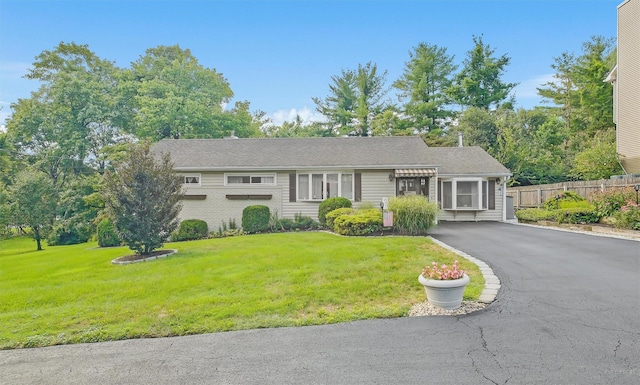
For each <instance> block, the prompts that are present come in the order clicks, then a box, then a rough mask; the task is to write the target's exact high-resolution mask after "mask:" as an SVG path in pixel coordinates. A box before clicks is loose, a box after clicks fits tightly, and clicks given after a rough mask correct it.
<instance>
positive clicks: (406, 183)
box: [396, 177, 429, 197]
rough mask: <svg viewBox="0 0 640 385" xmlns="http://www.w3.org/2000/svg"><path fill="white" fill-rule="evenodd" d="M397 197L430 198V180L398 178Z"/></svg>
mask: <svg viewBox="0 0 640 385" xmlns="http://www.w3.org/2000/svg"><path fill="white" fill-rule="evenodd" d="M396 191H397V195H422V196H425V197H429V178H424V177H421V178H415V177H412V178H396Z"/></svg>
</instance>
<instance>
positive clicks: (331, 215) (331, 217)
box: [326, 207, 356, 230]
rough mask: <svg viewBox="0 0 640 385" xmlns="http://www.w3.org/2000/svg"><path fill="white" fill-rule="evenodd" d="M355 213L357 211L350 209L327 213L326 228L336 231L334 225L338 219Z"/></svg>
mask: <svg viewBox="0 0 640 385" xmlns="http://www.w3.org/2000/svg"><path fill="white" fill-rule="evenodd" d="M355 212H356V210H354V209H352V208H350V207H342V208H339V209H335V210H333V211H330V212H329V213H327V216H326V226H327V227H328V228H330V229H331V230H335V229H334V228H333V224H334V222H335V220H336V218H338V217H339V216H341V215H350V214H354V213H355Z"/></svg>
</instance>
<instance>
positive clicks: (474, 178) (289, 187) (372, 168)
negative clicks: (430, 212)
mask: <svg viewBox="0 0 640 385" xmlns="http://www.w3.org/2000/svg"><path fill="white" fill-rule="evenodd" d="M153 151H154V152H156V153H169V154H170V155H171V158H172V160H173V162H174V168H175V170H176V171H177V172H178V173H180V174H181V175H183V178H184V185H185V187H186V193H185V197H184V201H183V208H182V212H181V213H180V218H181V219H193V218H197V219H203V220H205V221H206V222H207V224H208V225H209V229H210V230H216V229H218V227H219V226H220V225H221V224H222V222H227V223H228V221H229V220H230V219H235V221H236V223H237V224H238V226H240V223H241V219H242V210H243V209H244V208H245V207H246V206H249V205H255V204H263V205H266V206H269V208H270V209H271V211H272V212H277V214H278V216H279V217H281V218H293V217H294V215H295V214H296V213H301V214H303V215H306V216H310V217H312V218H314V219H317V216H318V206H319V204H320V202H322V201H323V200H324V199H326V198H329V197H335V196H341V197H345V198H348V199H350V200H351V201H353V202H354V206H355V207H357V206H358V205H359V204H361V203H362V202H371V203H372V204H373V205H374V206H376V207H378V206H379V205H380V202H381V201H382V198H388V197H392V196H396V195H405V194H419V195H424V196H427V197H428V198H429V199H431V200H433V201H437V202H439V203H441V207H442V210H441V212H440V213H439V220H451V221H453V220H456V221H469V220H471V221H480V220H490V221H501V220H504V219H505V204H504V202H505V188H504V181H505V179H506V178H508V177H510V176H511V173H510V172H509V170H507V169H506V168H505V167H504V166H503V165H501V164H500V163H499V162H498V161H496V160H495V159H494V158H493V157H491V156H490V155H489V154H487V153H486V152H485V151H484V150H482V149H481V148H479V147H427V145H426V144H425V143H424V141H423V140H422V139H421V138H420V137H417V136H413V137H367V138H364V137H347V138H344V137H342V138H278V139H262V138H251V139H235V138H232V139H177V140H176V139H165V140H162V141H160V142H158V143H156V144H155V145H154V146H153Z"/></svg>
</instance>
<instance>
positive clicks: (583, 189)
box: [507, 177, 640, 209]
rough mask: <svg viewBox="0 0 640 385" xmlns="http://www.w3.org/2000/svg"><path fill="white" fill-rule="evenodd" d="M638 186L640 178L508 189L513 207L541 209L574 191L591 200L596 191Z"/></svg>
mask: <svg viewBox="0 0 640 385" xmlns="http://www.w3.org/2000/svg"><path fill="white" fill-rule="evenodd" d="M637 184H640V177H635V178H616V179H600V180H588V181H578V182H562V183H553V184H540V185H536V186H520V187H509V188H507V196H510V197H512V198H513V206H514V207H515V208H516V209H519V208H527V207H540V206H542V204H543V203H544V202H545V201H546V200H547V199H549V198H551V197H555V196H556V195H558V194H561V193H563V192H564V191H574V192H575V193H577V194H578V195H580V196H583V197H585V198H589V195H591V193H593V192H596V191H601V192H602V191H606V190H611V189H620V188H624V187H630V186H631V187H633V186H635V185H637Z"/></svg>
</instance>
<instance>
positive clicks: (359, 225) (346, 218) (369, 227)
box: [333, 209, 382, 235]
mask: <svg viewBox="0 0 640 385" xmlns="http://www.w3.org/2000/svg"><path fill="white" fill-rule="evenodd" d="M333 227H334V231H335V232H336V233H338V234H342V235H367V234H371V233H375V232H376V231H381V230H382V213H381V212H380V210H376V209H369V210H356V211H355V212H354V213H353V214H343V215H340V216H339V217H337V218H336V219H335V220H334V221H333Z"/></svg>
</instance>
